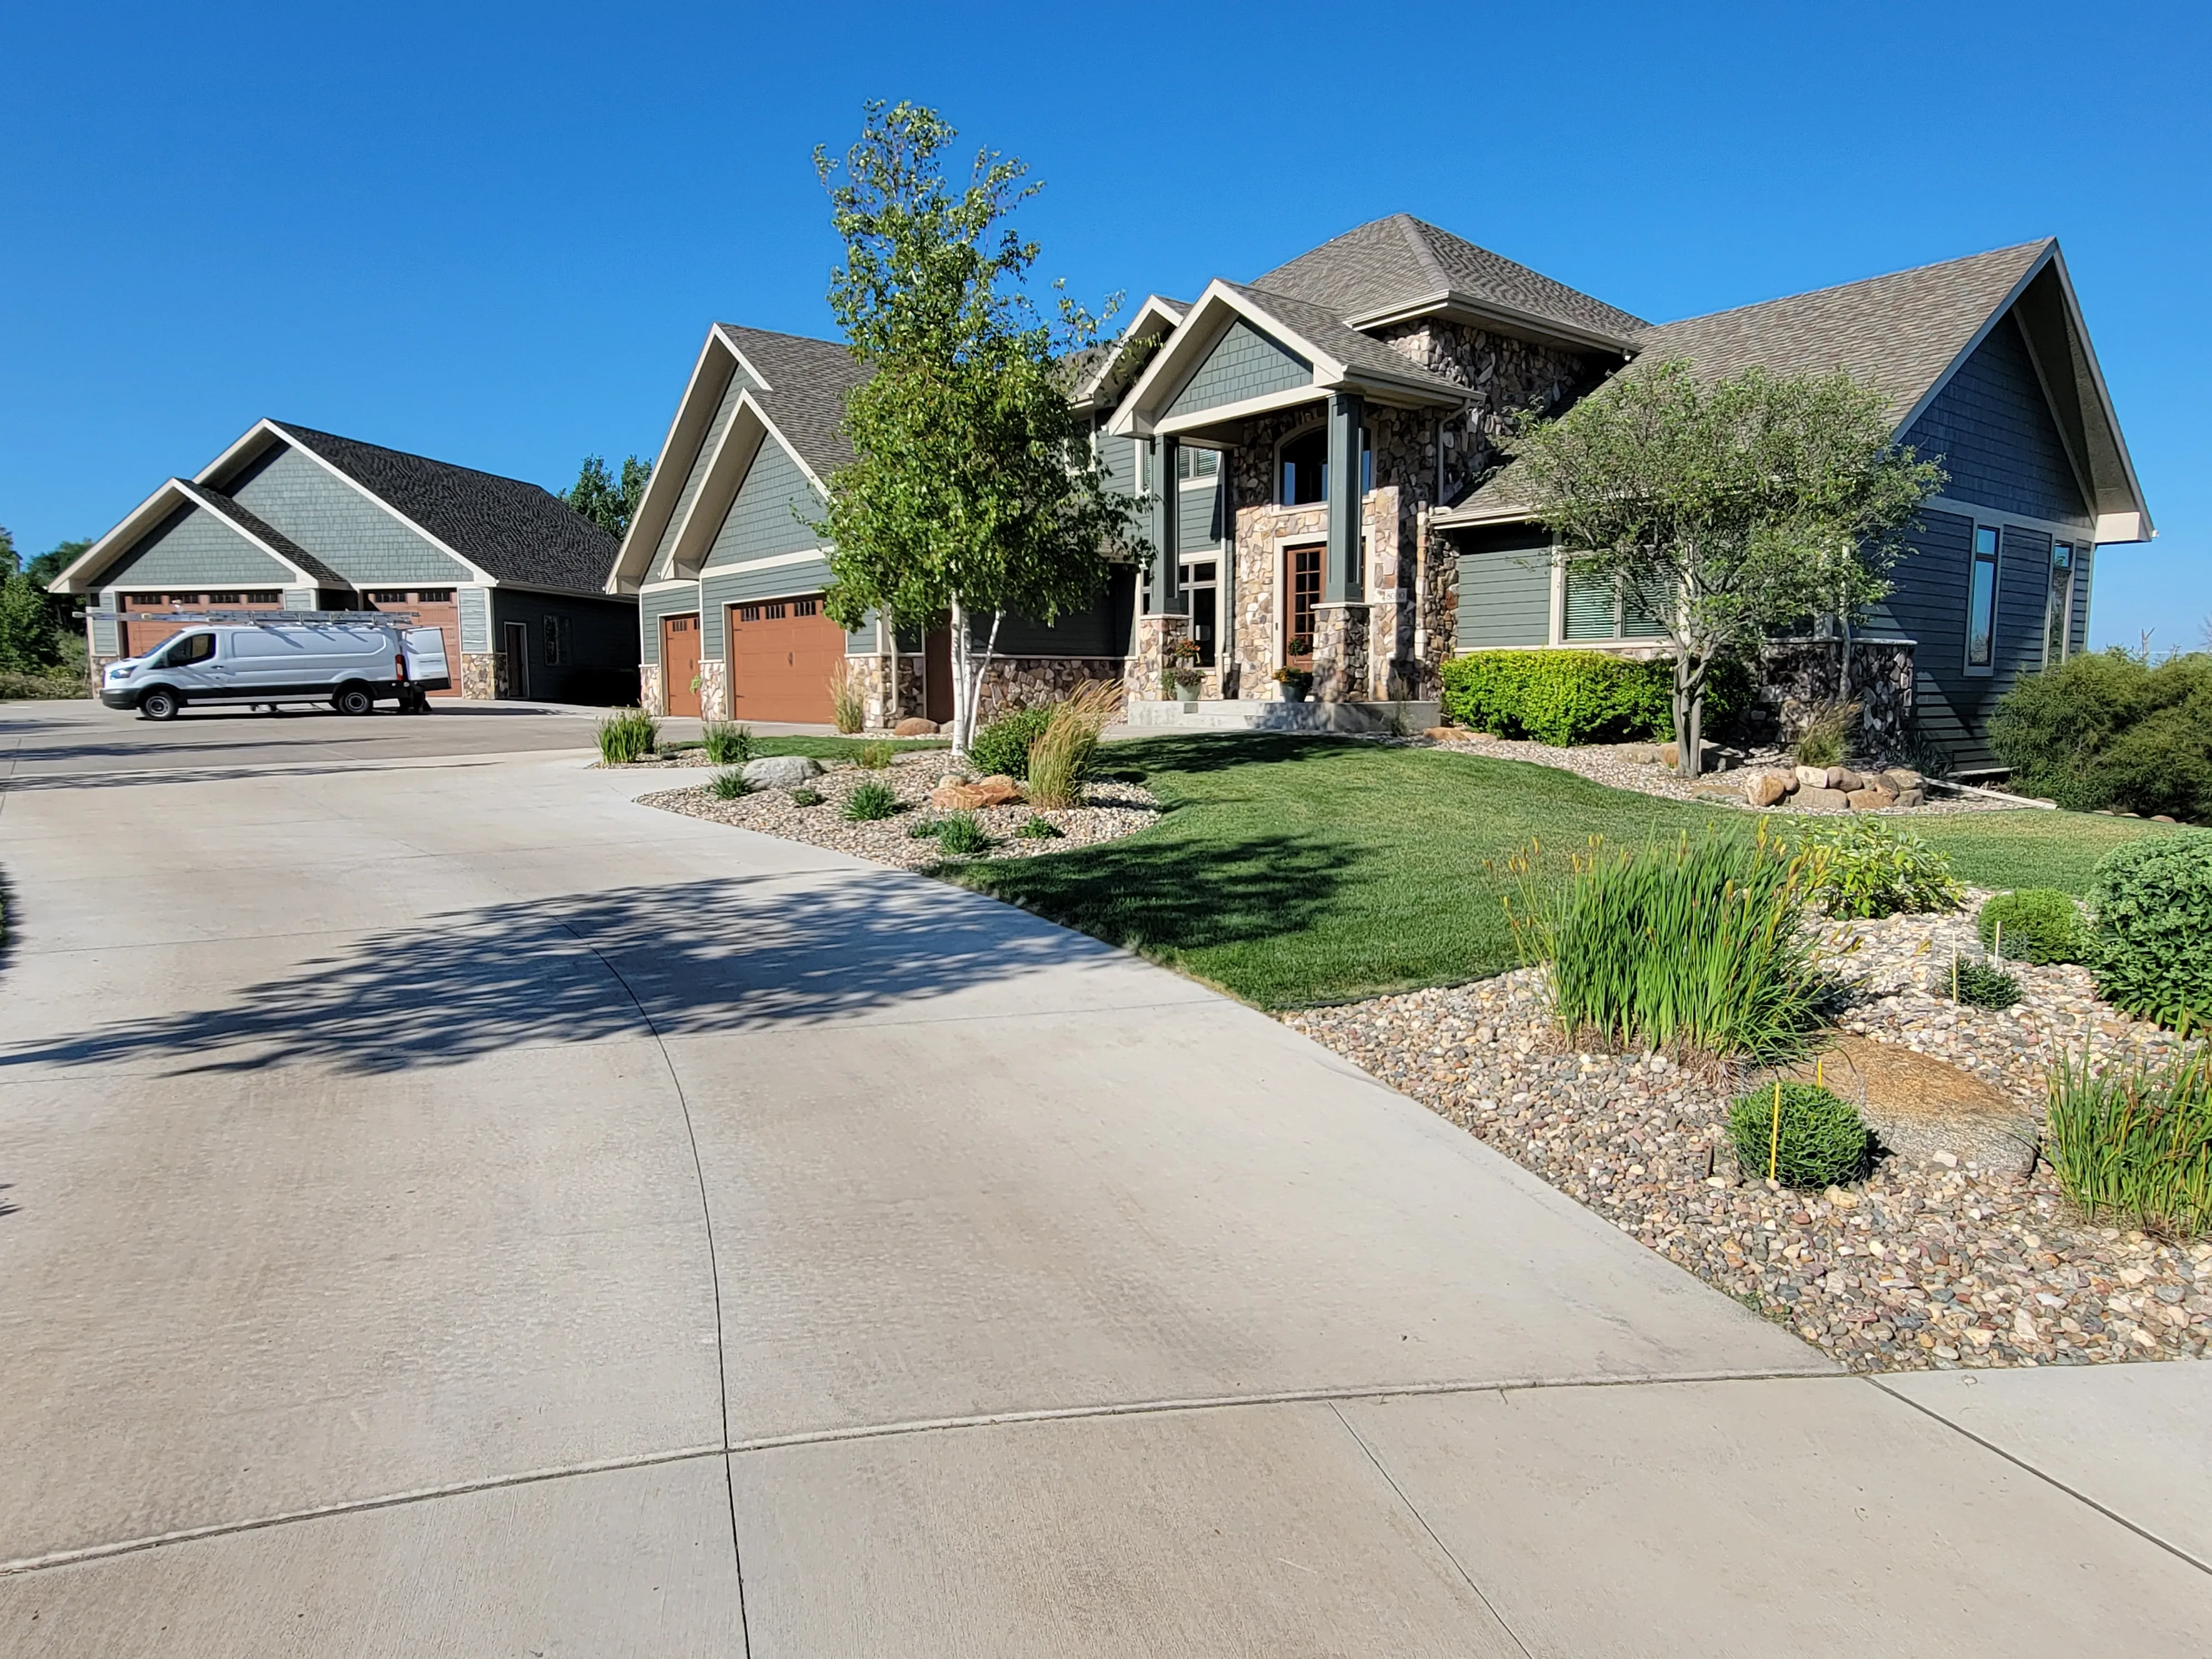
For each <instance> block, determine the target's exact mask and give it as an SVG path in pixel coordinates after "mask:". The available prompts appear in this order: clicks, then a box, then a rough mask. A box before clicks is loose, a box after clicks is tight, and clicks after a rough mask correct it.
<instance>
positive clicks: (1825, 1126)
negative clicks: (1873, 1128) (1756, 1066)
mask: <svg viewBox="0 0 2212 1659" xmlns="http://www.w3.org/2000/svg"><path fill="white" fill-rule="evenodd" d="M1728 1128H1729V1145H1730V1146H1733V1147H1734V1148H1735V1166H1736V1169H1737V1170H1738V1172H1739V1173H1740V1174H1741V1175H1742V1176H1743V1177H1744V1179H1745V1180H1747V1181H1778V1182H1781V1183H1782V1184H1783V1185H1784V1186H1785V1187H1796V1188H1805V1189H1813V1190H1817V1189H1819V1188H1823V1187H1844V1186H1848V1185H1850V1183H1851V1182H1854V1181H1857V1179H1859V1177H1860V1176H1863V1175H1864V1174H1865V1173H1866V1170H1867V1164H1868V1163H1869V1161H1870V1159H1871V1158H1872V1155H1873V1152H1874V1138H1873V1136H1871V1135H1870V1134H1869V1133H1867V1126H1866V1120H1865V1119H1864V1118H1863V1117H1861V1116H1860V1115H1859V1109H1858V1108H1857V1107H1856V1106H1854V1105H1852V1104H1851V1103H1850V1102H1849V1101H1847V1100H1844V1099H1842V1098H1840V1097H1838V1096H1837V1095H1835V1094H1833V1093H1832V1092H1831V1091H1828V1090H1826V1089H1824V1088H1822V1087H1820V1085H1818V1084H1815V1083H1787V1082H1783V1083H1769V1084H1764V1085H1760V1086H1759V1088H1756V1089H1753V1090H1752V1091H1750V1092H1749V1093H1748V1094H1744V1095H1739V1096H1738V1097H1736V1102H1735V1105H1734V1106H1732V1107H1731V1108H1729V1123H1728Z"/></svg>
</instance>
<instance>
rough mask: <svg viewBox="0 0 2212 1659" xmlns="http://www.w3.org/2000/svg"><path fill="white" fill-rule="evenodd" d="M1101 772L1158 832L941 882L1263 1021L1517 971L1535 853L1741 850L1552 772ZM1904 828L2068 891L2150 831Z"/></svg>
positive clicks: (1730, 827)
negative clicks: (1526, 858)
mask: <svg viewBox="0 0 2212 1659" xmlns="http://www.w3.org/2000/svg"><path fill="white" fill-rule="evenodd" d="M1100 764H1101V767H1102V769H1104V770H1107V771H1109V772H1119V773H1125V774H1128V775H1137V774H1139V773H1141V774H1142V775H1143V778H1144V781H1145V783H1146V786H1147V787H1150V788H1151V789H1152V792H1153V793H1155V794H1157V795H1158V797H1159V798H1160V799H1161V800H1162V802H1163V803H1164V804H1165V805H1167V807H1168V808H1169V810H1168V811H1166V812H1165V813H1164V815H1163V817H1162V818H1161V821H1160V823H1158V825H1157V826H1156V827H1154V828H1153V829H1148V830H1146V831H1145V832H1144V833H1143V834H1141V835H1138V836H1131V837H1129V838H1128V839H1127V840H1125V841H1119V842H1109V843H1108V844H1107V845H1105V846H1103V847H1095V848H1082V849H1079V850H1075V851H1071V852H1066V853H1060V854H1054V855H1053V856H1051V857H1049V858H1042V859H1030V860H997V861H992V862H986V863H981V864H975V865H970V866H964V867H960V868H957V869H951V870H947V871H945V872H944V873H945V874H946V876H947V877H948V878H951V879H953V880H957V881H959V882H961V883H963V884H965V885H968V886H970V887H973V888H975V889H977V890H980V891H982V892H986V893H990V894H993V895H994V896H998V897H1000V898H1003V899H1006V900H1008V901H1009V902H1012V903H1016V904H1019V905H1021V906H1022V907H1024V908H1026V909H1029V910H1032V911H1035V912H1036V914H1037V915H1042V916H1045V917H1048V918H1049V919H1050V920H1052V921H1057V922H1060V923H1062V924H1063V925H1065V926H1066V927H1074V928H1078V929H1080V930H1081V931H1082V932H1084V933H1091V934H1093V935H1095V936H1096V937H1097V938H1099V939H1105V940H1107V941H1109V943H1111V944H1115V945H1126V946H1127V947H1128V948H1130V949H1132V950H1134V951H1139V952H1141V953H1142V954H1144V955H1146V956H1147V957H1152V958H1153V959H1154V960H1156V961H1158V962H1161V963H1165V964H1167V965H1168V966H1170V967H1172V968H1175V969H1178V970H1180V971H1182V972H1183V973H1187V974H1188V975H1191V976H1192V977H1194V978H1195V979H1200V980H1203V981H1206V982H1207V983H1208V984H1212V985H1215V986H1218V987H1221V988H1222V989H1224V990H1225V991H1228V992H1230V993H1231V994H1233V995H1236V996H1238V997H1241V998H1243V1000H1245V1001H1247V1002H1250V1003H1253V1004H1255V1005H1256V1006H1260V1007H1262V1008H1294V1007H1305V1006H1314V1005H1316V1004H1322V1003H1330V1002H1344V1001H1350V1000H1355V999H1358V998H1360V997H1365V996H1373V995H1377V994H1382V993H1384V992H1389V991H1398V990H1406V989H1409V988H1412V987H1417V986H1425V985H1446V984H1456V983H1459V982H1461V981H1466V980H1470V979H1479V978H1481V977H1484V976H1485V975H1490V974H1495V973H1498V972H1501V971H1503V970H1504V969H1507V968H1510V967H1511V966H1513V965H1514V963H1515V962H1516V960H1517V957H1516V951H1515V947H1514V942H1513V934H1512V928H1511V927H1510V924H1509V922H1508V921H1507V920H1506V915H1505V909H1504V903H1503V900H1504V895H1505V892H1506V891H1507V890H1508V887H1509V886H1510V882H1511V878H1510V877H1507V876H1505V875H1504V872H1503V871H1502V870H1495V871H1494V870H1493V869H1492V868H1491V867H1489V866H1491V865H1492V864H1498V865H1502V863H1503V861H1504V860H1505V859H1507V858H1509V857H1510V856H1511V855H1512V854H1514V853H1516V852H1517V851H1520V850H1521V849H1522V848H1526V847H1527V846H1528V844H1529V843H1530V842H1541V844H1542V845H1543V846H1544V848H1546V849H1547V852H1548V853H1549V854H1552V855H1554V856H1558V857H1560V858H1564V857H1565V854H1568V853H1570V852H1572V851H1575V850H1577V849H1579V848H1583V847H1584V846H1586V845H1587V844H1588V842H1589V838H1590V837H1591V836H1605V837H1606V838H1607V840H1610V841H1622V842H1641V841H1643V840H1644V839H1645V838H1647V837H1650V836H1668V837H1671V836H1674V835H1676V834H1679V833H1680V832H1682V831H1684V830H1687V831H1689V832H1690V833H1691V834H1692V835H1695V834H1699V833H1702V832H1703V831H1704V830H1705V828H1706V827H1707V826H1709V825H1710V826H1714V827H1717V828H1718V829H1722V830H1723V831H1724V832H1727V833H1731V834H1738V835H1748V834H1750V833H1752V831H1753V828H1754V826H1755V825H1756V824H1757V823H1758V819H1757V818H1756V817H1753V816H1752V815H1751V814H1749V813H1747V812H1742V811H1735V810H1733V809H1728V808H1718V807H1710V806H1701V805H1690V804H1686V803H1683V802H1680V801H1672V800H1664V799H1660V798H1658V797H1656V796H1652V795H1643V794H1637V793H1632V792H1626V791H1622V790H1618V789H1608V788H1606V787H1602V786H1601V785H1598V784H1595V783H1591V782H1589V781H1587V780H1586V779H1583V778H1580V777H1577V776H1576V775H1574V774H1572V773H1571V772H1562V771H1559V770H1557V769H1553V768H1551V767H1546V766H1532V765H1528V764H1526V763H1520V762H1515V761H1503V760H1488V759H1484V758H1482V757H1478V756H1465V755H1455V754H1445V753H1443V752H1440V751H1438V750H1422V749H1389V748H1383V747H1381V746H1379V745H1376V744H1367V743H1358V742H1351V741H1344V740H1332V739H1328V738H1287V737H1272V736H1262V735H1256V734H1239V735H1234V736H1220V737H1213V736H1204V737H1184V736H1176V737H1161V738H1145V739H1140V740H1138V741H1135V742H1129V743H1117V744H1112V745H1110V746H1109V748H1108V749H1106V750H1103V752H1102V755H1101V757H1100ZM1776 822H1777V823H1783V822H1784V821H1783V820H1776ZM1916 828H1918V829H1920V830H1921V832H1922V833H1923V834H1924V835H1925V836H1927V838H1928V839H1929V841H1930V842H1932V843H1934V844H1936V845H1937V846H1940V847H1941V848H1942V849H1943V850H1944V851H1945V852H1947V853H1948V854H1950V855H1951V857H1952V859H1953V860H1954V864H1955V865H1956V867H1957V869H1958V872H1959V874H1960V877H1961V878H1963V879H1965V880H1966V881H1969V882H1972V883H1974V884H1977V885H1980V886H2007V887H2009V886H2025V885H2031V884H2032V885H2039V886H2058V887H2065V888H2067V889H2068V890H2072V891H2076V892H2078V891H2081V890H2082V889H2083V888H2084V887H2086V885H2087V880H2088V872H2089V870H2090V868H2091V867H2092V866H2093V865H2094V864H2095V863H2096V861H2097V860H2098V858H2099V857H2100V856H2101V855H2102V854H2104V853H2105V852H2106V850H2107V849H2109V848H2112V847H2113V846H2115V845H2118V843H2119V842H2122V841H2124V840H2127V839H2129V838H2130V837H2131V836H2140V835H2145V834H2155V833H2159V832H2160V831H2161V830H2163V829H2165V826H2163V825H2154V824H2148V823H2139V822H2136V821H2133V820H2130V819H2114V818H2101V817H2084V816H2081V815H2079V814H2075V813H2069V812H2044V811H2021V812H2006V813H2002V814H1978V815H1975V816H1973V817H1948V818H1931V819H1927V820H1924V821H1923V823H1922V824H1920V825H1917V826H1916Z"/></svg>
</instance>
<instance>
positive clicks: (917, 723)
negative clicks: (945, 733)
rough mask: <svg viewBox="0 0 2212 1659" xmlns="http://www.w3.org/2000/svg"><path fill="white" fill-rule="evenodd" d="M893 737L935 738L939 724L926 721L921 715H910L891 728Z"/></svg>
mask: <svg viewBox="0 0 2212 1659" xmlns="http://www.w3.org/2000/svg"><path fill="white" fill-rule="evenodd" d="M891 735H892V736H893V737H895V738H933V737H935V736H936V735H937V722H936V721H935V720H924V719H922V718H921V715H919V714H909V715H908V716H907V717H906V718H905V719H904V720H901V721H900V722H899V723H898V724H897V725H896V726H893V727H891Z"/></svg>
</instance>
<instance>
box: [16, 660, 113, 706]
mask: <svg viewBox="0 0 2212 1659" xmlns="http://www.w3.org/2000/svg"><path fill="white" fill-rule="evenodd" d="M91 689H92V685H91V682H90V681H89V680H88V679H87V678H84V677H83V676H82V675H80V674H71V673H69V672H66V671H64V670H62V669H58V668H51V669H34V670H33V671H30V672H28V673H23V672H19V671H16V670H15V669H12V668H7V669H0V702H27V701H29V700H31V699H33V698H40V699H44V698H49V697H82V696H88V695H89V694H90V692H91Z"/></svg>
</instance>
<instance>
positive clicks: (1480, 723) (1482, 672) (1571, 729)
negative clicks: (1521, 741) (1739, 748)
mask: <svg viewBox="0 0 2212 1659" xmlns="http://www.w3.org/2000/svg"><path fill="white" fill-rule="evenodd" d="M1750 684H1751V680H1750V675H1749V672H1748V671H1747V670H1746V669H1745V668H1744V667H1743V665H1741V664H1740V663H1735V662H1723V663H1722V664H1720V665H1718V666H1717V668H1716V669H1715V670H1714V671H1713V678H1712V679H1711V681H1710V682H1709V683H1708V685H1707V690H1706V694H1705V728H1706V730H1705V735H1706V736H1708V737H1711V736H1712V735H1713V734H1714V733H1715V732H1718V731H1719V730H1720V729H1721V728H1722V726H1723V724H1724V723H1725V721H1726V720H1727V718H1728V716H1729V715H1730V714H1733V713H1735V711H1737V710H1739V709H1741V708H1743V707H1744V706H1745V704H1746V702H1747V701H1748V693H1749V690H1750ZM1443 708H1444V713H1445V714H1446V715H1447V716H1448V717H1449V719H1450V720H1451V722H1452V724H1453V725H1455V726H1471V727H1473V728H1474V730H1476V731H1478V732H1492V733H1493V734H1494V735H1496V736H1498V737H1502V738H1534V739H1535V740H1536V741H1537V742H1538V743H1548V744H1553V745H1554V746H1556V747H1565V746H1567V745H1569V744H1583V743H1603V742H1608V741H1613V740H1618V739H1620V738H1647V737H1657V738H1671V737H1673V736H1674V663H1673V661H1672V659H1668V658H1664V657H1659V658H1654V659H1650V660H1648V661H1638V660H1636V659H1631V658H1626V657H1618V656H1614V655H1613V653H1610V652H1605V651H1478V652H1474V653H1472V654H1470V655H1468V656H1464V657H1454V658H1453V659H1451V660H1450V661H1449V662H1447V663H1446V664H1445V665H1444V666H1443Z"/></svg>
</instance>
